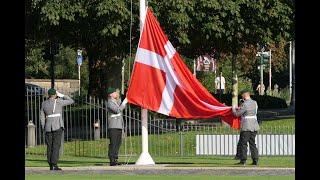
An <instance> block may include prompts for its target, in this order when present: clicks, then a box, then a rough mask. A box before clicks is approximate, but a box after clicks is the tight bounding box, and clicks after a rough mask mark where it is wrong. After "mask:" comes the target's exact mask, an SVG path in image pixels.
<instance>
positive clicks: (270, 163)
mask: <svg viewBox="0 0 320 180" xmlns="http://www.w3.org/2000/svg"><path fill="white" fill-rule="evenodd" d="M232 158H233V157H231V156H199V157H153V159H154V161H155V162H156V164H169V166H174V167H182V166H195V167H196V166H201V167H216V166H218V167H222V166H228V167H230V166H235V165H233V164H234V163H236V162H238V161H237V160H233V159H232ZM137 159H138V156H135V157H132V158H131V159H130V160H129V164H134V163H135V162H136V160H137ZM119 161H120V162H123V163H125V162H126V161H127V159H126V158H125V157H120V158H119ZM108 163H109V160H108V159H107V158H94V157H72V156H69V157H68V156H63V157H62V158H60V160H59V166H61V167H74V166H106V165H108ZM248 163H251V160H250V159H248ZM25 166H26V167H47V166H48V164H47V162H46V157H45V156H30V157H26V161H25ZM259 166H260V167H295V158H294V156H284V157H282V156H281V157H280V156H279V157H260V164H259Z"/></svg>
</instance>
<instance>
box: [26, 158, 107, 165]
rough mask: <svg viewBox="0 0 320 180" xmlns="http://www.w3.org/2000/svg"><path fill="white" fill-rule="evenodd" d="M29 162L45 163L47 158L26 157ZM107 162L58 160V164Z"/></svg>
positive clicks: (98, 163)
mask: <svg viewBox="0 0 320 180" xmlns="http://www.w3.org/2000/svg"><path fill="white" fill-rule="evenodd" d="M26 160H28V161H31V162H43V163H46V162H47V160H41V159H26ZM106 163H108V162H99V161H71V160H59V164H70V165H71V164H79V165H81V164H93V165H103V164H106Z"/></svg>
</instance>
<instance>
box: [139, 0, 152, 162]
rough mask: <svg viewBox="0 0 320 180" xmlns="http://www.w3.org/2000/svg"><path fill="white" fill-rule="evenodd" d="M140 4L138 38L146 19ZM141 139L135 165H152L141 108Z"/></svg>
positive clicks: (144, 113) (142, 2) (145, 117)
mask: <svg viewBox="0 0 320 180" xmlns="http://www.w3.org/2000/svg"><path fill="white" fill-rule="evenodd" d="M139 4H140V37H141V33H142V30H143V23H144V20H145V17H146V1H145V0H139ZM141 137H142V153H141V154H140V157H139V159H138V160H137V161H136V165H154V164H155V163H154V161H153V159H152V157H151V156H150V154H149V151H148V110H147V109H143V108H141Z"/></svg>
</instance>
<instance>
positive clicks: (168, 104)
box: [127, 8, 240, 129]
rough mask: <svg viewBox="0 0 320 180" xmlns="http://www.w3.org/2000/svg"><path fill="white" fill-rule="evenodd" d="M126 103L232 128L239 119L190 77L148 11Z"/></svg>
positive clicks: (236, 125) (228, 107)
mask: <svg viewBox="0 0 320 180" xmlns="http://www.w3.org/2000/svg"><path fill="white" fill-rule="evenodd" d="M127 99H128V102H129V103H131V104H135V105H138V106H141V107H142V108H145V109H149V110H152V111H156V112H158V113H161V114H165V115H168V116H172V117H176V118H186V119H195V118H202V119H203V118H212V117H222V120H223V121H225V122H226V123H228V124H229V125H230V126H231V127H233V128H237V129H238V128H239V127H240V119H239V118H237V117H235V116H233V114H232V108H231V107H230V106H225V105H224V104H222V103H220V102H218V101H217V100H216V99H215V98H214V97H213V96H212V95H211V94H210V93H209V92H208V91H207V90H206V89H205V88H204V87H203V86H202V84H201V83H200V82H199V81H198V80H197V79H196V78H195V77H194V76H193V74H192V73H191V72H190V70H189V69H188V67H187V66H186V65H185V64H184V62H183V60H182V59H181V57H180V55H179V53H178V52H176V50H175V49H174V47H173V46H172V44H171V43H170V41H169V40H168V38H167V36H166V35H165V34H164V32H163V30H162V28H161V27H160V24H159V22H158V21H157V19H156V18H155V17H154V15H153V14H152V12H151V10H150V9H149V8H148V9H147V13H146V18H145V23H144V27H143V31H142V34H141V37H140V42H139V45H138V50H137V53H136V57H135V63H134V68H133V73H132V76H131V79H130V84H129V88H128V92H127Z"/></svg>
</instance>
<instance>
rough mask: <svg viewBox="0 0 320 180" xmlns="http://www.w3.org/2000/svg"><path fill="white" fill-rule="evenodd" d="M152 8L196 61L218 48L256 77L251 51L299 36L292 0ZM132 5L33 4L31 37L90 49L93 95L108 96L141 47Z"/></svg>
mask: <svg viewBox="0 0 320 180" xmlns="http://www.w3.org/2000/svg"><path fill="white" fill-rule="evenodd" d="M148 5H149V7H151V8H152V10H153V12H154V13H155V15H156V17H157V18H158V20H159V21H160V23H161V27H162V28H163V29H164V31H165V33H166V34H167V35H168V36H169V39H170V41H171V42H172V44H173V45H174V47H176V48H177V50H178V51H179V52H180V54H181V55H184V56H185V57H188V58H190V59H194V58H196V57H197V56H199V55H201V54H204V53H210V52H211V51H212V49H213V48H215V49H216V50H217V51H218V52H220V53H221V54H225V56H226V57H227V56H229V55H230V54H231V53H232V54H240V55H241V54H246V55H245V57H244V56H240V57H239V58H238V60H237V63H238V65H239V64H243V66H242V65H241V70H242V71H245V72H250V70H252V74H255V73H253V69H254V68H253V67H255V61H256V60H255V59H254V58H253V57H252V54H253V53H252V52H254V49H256V48H257V43H259V44H266V45H267V46H270V47H273V46H276V45H279V47H280V48H279V47H274V48H275V49H277V50H278V49H281V45H282V44H281V43H284V42H286V41H288V40H291V39H293V38H294V21H293V20H294V11H295V10H294V2H293V1H290V0H261V1H255V0H197V1H185V0H159V1H149V2H148ZM130 7H131V4H130V1H124V0H94V1H88V0H69V1H64V0H28V1H26V24H27V25H26V39H28V40H34V41H37V42H45V43H47V42H48V40H49V41H50V42H57V43H59V44H63V45H64V46H65V47H66V46H70V48H72V49H77V48H85V50H86V53H87V54H86V55H87V57H88V60H89V62H88V68H89V93H90V94H95V95H103V94H104V89H106V87H107V86H110V85H112V86H114V84H116V83H117V82H119V80H116V79H117V78H118V76H119V73H120V68H121V61H122V59H123V58H127V59H128V56H130V54H129V52H130V46H129V45H130V41H131V42H132V49H131V50H133V52H134V49H135V47H136V46H137V43H138V38H139V18H138V15H139V11H138V10H139V1H137V0H134V1H133V4H132V9H133V18H132V19H133V24H132V29H131V33H132V39H130V36H129V35H130V18H131V17H130ZM38 51H39V50H38ZM30 52H31V51H30ZM30 52H29V54H30ZM277 52H278V51H276V52H275V53H277ZM39 53H40V52H38V54H39ZM279 53H280V52H279ZM31 54H32V53H31ZM31 54H30V55H31ZM280 54H281V53H280ZM275 56H277V55H276V54H275ZM279 56H282V55H279ZM33 59H34V61H36V60H35V59H39V57H38V56H36V57H34V58H33ZM225 59H226V58H223V57H222V58H221V59H220V62H221V63H222V62H223V61H224V60H225ZM276 59H281V60H279V61H277V60H275V61H274V62H275V63H274V67H275V68H276V69H277V70H278V69H279V70H280V69H281V68H283V67H285V64H284V63H283V62H284V61H282V59H284V58H280V57H279V58H276ZM40 60H41V63H43V64H40V65H38V66H46V65H45V63H44V62H45V61H44V60H42V59H41V58H40ZM29 62H31V61H30V60H28V63H29ZM31 64H32V63H31ZM127 67H128V66H127ZM40 69H41V68H40ZM40 69H39V71H40ZM26 71H27V70H26ZM28 71H29V70H28ZM41 71H42V70H41ZM44 74H45V73H44ZM247 77H249V76H247ZM205 79H210V78H205ZM205 81H207V80H205Z"/></svg>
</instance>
